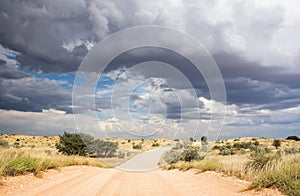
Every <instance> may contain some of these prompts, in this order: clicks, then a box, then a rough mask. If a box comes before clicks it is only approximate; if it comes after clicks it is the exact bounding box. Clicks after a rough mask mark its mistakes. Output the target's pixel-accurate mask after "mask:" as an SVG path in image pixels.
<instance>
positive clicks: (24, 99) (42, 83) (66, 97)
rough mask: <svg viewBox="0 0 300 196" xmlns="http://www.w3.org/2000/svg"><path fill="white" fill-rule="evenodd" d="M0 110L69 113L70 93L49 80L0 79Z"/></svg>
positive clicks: (27, 78)
mask: <svg viewBox="0 0 300 196" xmlns="http://www.w3.org/2000/svg"><path fill="white" fill-rule="evenodd" d="M0 89H1V90H0V92H1V96H0V108H1V109H6V110H19V111H33V112H41V111H42V110H44V109H57V110H62V111H66V112H71V111H72V109H71V107H70V106H71V92H70V91H67V90H64V89H62V88H61V87H60V86H59V85H58V84H57V82H55V81H51V80H49V79H36V78H32V77H26V78H21V79H14V80H10V79H3V78H2V79H0Z"/></svg>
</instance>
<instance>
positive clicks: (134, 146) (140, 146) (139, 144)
mask: <svg viewBox="0 0 300 196" xmlns="http://www.w3.org/2000/svg"><path fill="white" fill-rule="evenodd" d="M132 148H133V149H142V148H143V145H142V143H138V144H134V143H133V144H132Z"/></svg>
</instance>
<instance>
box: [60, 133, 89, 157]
mask: <svg viewBox="0 0 300 196" xmlns="http://www.w3.org/2000/svg"><path fill="white" fill-rule="evenodd" d="M87 138H88V137H87ZM87 138H85V140H86V141H87ZM55 146H56V148H57V149H58V152H61V153H63V154H65V155H79V156H86V155H87V154H88V153H89V149H88V148H87V146H86V145H85V143H84V142H83V140H82V137H81V136H80V134H78V133H67V132H64V134H63V135H60V136H59V142H58V143H56V145H55Z"/></svg>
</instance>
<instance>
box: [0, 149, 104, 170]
mask: <svg viewBox="0 0 300 196" xmlns="http://www.w3.org/2000/svg"><path fill="white" fill-rule="evenodd" d="M71 165H90V166H96V167H103V168H107V167H109V166H108V165H105V164H104V163H102V162H100V160H99V159H95V158H89V157H82V156H66V155H61V154H55V155H51V156H49V155H48V154H47V153H45V152H43V151H38V150H36V151H34V152H32V150H29V149H3V148H2V149H0V176H16V175H22V174H26V173H33V174H34V175H36V176H41V174H42V172H43V171H45V170H47V169H56V168H59V167H64V166H71Z"/></svg>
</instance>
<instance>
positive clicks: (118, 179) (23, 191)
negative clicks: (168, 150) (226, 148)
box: [0, 166, 280, 196]
mask: <svg viewBox="0 0 300 196" xmlns="http://www.w3.org/2000/svg"><path fill="white" fill-rule="evenodd" d="M247 185H248V182H245V181H242V180H238V179H236V178H232V177H226V178H225V177H222V176H221V175H220V174H217V173H215V172H204V173H200V174H197V172H196V171H195V170H192V171H187V172H181V171H177V170H172V171H162V170H155V171H150V172H124V171H120V170H116V169H100V168H95V167H88V166H72V167H66V168H62V169H61V171H55V170H51V171H49V172H47V173H45V175H44V177H43V178H36V177H34V176H32V175H26V176H18V177H8V178H6V179H4V185H2V186H1V185H0V195H25V196H26V195H36V196H42V195H43V196H44V195H70V196H71V195H72V196H74V195H80V196H85V195H130V196H132V195H174V196H175V195H189V196H191V195H230V196H232V195H280V193H279V192H277V191H275V190H267V191H264V192H260V193H255V192H247V193H241V192H239V191H240V190H242V189H244V188H246V187H247Z"/></svg>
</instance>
